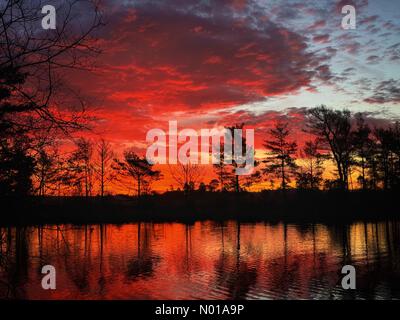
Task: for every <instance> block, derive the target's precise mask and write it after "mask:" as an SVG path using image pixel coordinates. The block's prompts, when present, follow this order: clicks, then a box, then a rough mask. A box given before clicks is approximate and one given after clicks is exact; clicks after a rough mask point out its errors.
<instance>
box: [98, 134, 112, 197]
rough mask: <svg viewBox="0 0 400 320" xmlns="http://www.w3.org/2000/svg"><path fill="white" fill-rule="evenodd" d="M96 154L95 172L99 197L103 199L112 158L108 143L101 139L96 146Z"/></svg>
mask: <svg viewBox="0 0 400 320" xmlns="http://www.w3.org/2000/svg"><path fill="white" fill-rule="evenodd" d="M97 153H98V158H99V160H98V164H97V172H98V175H99V177H100V195H101V196H102V197H104V190H105V186H106V182H107V180H108V179H109V178H110V176H109V174H108V172H107V171H108V169H109V167H110V163H111V160H112V158H113V157H114V153H113V151H112V149H111V145H110V143H109V142H107V141H105V140H104V139H101V140H100V142H99V143H98V144H97Z"/></svg>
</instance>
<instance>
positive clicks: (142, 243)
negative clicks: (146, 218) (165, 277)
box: [126, 223, 160, 280]
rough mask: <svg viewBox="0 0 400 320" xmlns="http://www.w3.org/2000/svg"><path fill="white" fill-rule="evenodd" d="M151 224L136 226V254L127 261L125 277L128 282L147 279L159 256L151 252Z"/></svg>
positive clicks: (151, 273)
mask: <svg viewBox="0 0 400 320" xmlns="http://www.w3.org/2000/svg"><path fill="white" fill-rule="evenodd" d="M151 226H152V224H147V223H145V224H143V230H142V223H138V226H137V253H136V255H135V256H134V257H133V258H132V259H130V260H129V262H128V266H127V271H126V276H127V278H128V279H130V280H135V279H137V278H139V277H141V278H149V277H151V276H152V275H153V272H154V268H155V266H156V264H157V263H158V261H159V260H160V257H159V256H156V255H154V254H153V251H152V241H151V240H152V231H151Z"/></svg>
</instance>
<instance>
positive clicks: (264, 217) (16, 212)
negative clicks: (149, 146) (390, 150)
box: [0, 190, 400, 225]
mask: <svg viewBox="0 0 400 320" xmlns="http://www.w3.org/2000/svg"><path fill="white" fill-rule="evenodd" d="M397 198H398V194H397V192H395V191H351V192H339V191H299V190H289V191H286V192H283V191H265V192H261V193H248V192H243V193H239V194H237V193H228V192H227V193H220V192H212V193H211V192H194V193H192V194H190V195H187V196H186V195H184V194H183V193H181V192H169V193H165V194H162V195H151V196H144V197H142V198H140V199H137V198H136V197H128V196H109V197H104V198H101V197H88V198H86V197H28V198H24V199H21V198H4V197H3V198H0V204H1V205H2V208H6V209H5V210H4V209H3V210H2V211H3V214H0V225H29V224H61V223H72V224H90V223H93V224H97V223H116V224H120V223H128V222H138V221H143V222H184V223H189V224H190V223H194V222H195V221H202V220H214V221H226V220H238V221H242V222H255V221H268V222H279V221H283V222H299V223H303V222H304V223H305V222H320V223H336V222H338V223H340V222H352V221H357V220H360V221H377V220H383V219H394V218H395V219H396V218H400V208H399V207H396V200H397ZM7 211H8V212H10V211H11V212H12V214H7Z"/></svg>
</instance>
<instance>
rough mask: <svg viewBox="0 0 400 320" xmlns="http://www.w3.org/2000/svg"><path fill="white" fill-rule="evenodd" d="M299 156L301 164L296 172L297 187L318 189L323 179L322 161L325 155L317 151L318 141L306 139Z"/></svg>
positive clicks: (325, 157)
mask: <svg viewBox="0 0 400 320" xmlns="http://www.w3.org/2000/svg"><path fill="white" fill-rule="evenodd" d="M300 156H301V163H302V165H301V166H300V170H299V172H297V178H296V185H297V187H298V188H299V189H311V190H313V189H319V187H320V185H321V182H322V180H323V179H322V175H323V173H324V167H323V162H324V161H325V160H326V159H327V156H326V155H323V154H321V153H320V152H319V145H318V141H306V142H305V145H304V147H303V149H302V150H301V152H300Z"/></svg>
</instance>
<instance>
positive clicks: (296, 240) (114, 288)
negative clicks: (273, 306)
mask: <svg viewBox="0 0 400 320" xmlns="http://www.w3.org/2000/svg"><path fill="white" fill-rule="evenodd" d="M0 235H1V238H0V297H1V298H19V299H398V298H400V223H399V222H392V221H384V222H379V223H362V222H361V223H354V224H351V225H341V226H326V225H322V224H316V225H294V224H283V223H280V224H268V223H251V224H244V223H240V224H239V223H237V222H235V221H228V222H224V223H217V222H211V221H205V222H196V223H195V224H193V225H185V224H180V223H135V224H125V225H88V226H73V225H59V226H40V227H39V226H36V227H24V228H22V227H19V228H15V227H13V228H4V227H2V228H1V227H0ZM47 264H51V265H53V266H54V267H55V268H56V271H57V278H56V279H57V289H56V290H54V291H52V290H43V289H42V287H41V279H42V277H43V275H42V274H41V268H42V266H43V265H47ZM346 264H351V265H353V266H355V268H356V270H357V290H355V291H351V290H350V291H349V290H343V289H342V288H341V277H342V275H341V273H340V271H341V268H342V266H343V265H346Z"/></svg>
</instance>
